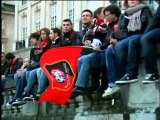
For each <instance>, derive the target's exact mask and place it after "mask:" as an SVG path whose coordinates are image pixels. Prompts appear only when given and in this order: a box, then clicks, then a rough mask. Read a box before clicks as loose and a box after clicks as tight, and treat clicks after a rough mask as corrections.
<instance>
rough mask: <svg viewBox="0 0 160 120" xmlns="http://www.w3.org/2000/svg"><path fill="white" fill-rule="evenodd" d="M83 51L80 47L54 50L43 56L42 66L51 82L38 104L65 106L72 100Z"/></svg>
mask: <svg viewBox="0 0 160 120" xmlns="http://www.w3.org/2000/svg"><path fill="white" fill-rule="evenodd" d="M82 49H83V47H80V46H69V47H59V48H52V49H49V50H48V51H46V52H45V53H44V54H43V55H42V56H41V59H40V65H41V68H42V69H43V71H44V73H45V75H46V76H47V78H48V80H49V87H48V88H47V90H46V91H45V92H44V93H43V94H42V95H41V97H40V99H39V101H38V102H44V101H49V102H53V103H56V104H65V103H66V102H67V101H68V100H69V99H70V95H71V92H72V89H73V86H74V83H75V78H76V72H77V64H78V63H77V62H78V57H79V55H80V52H81V51H82Z"/></svg>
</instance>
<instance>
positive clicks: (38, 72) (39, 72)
mask: <svg viewBox="0 0 160 120" xmlns="http://www.w3.org/2000/svg"><path fill="white" fill-rule="evenodd" d="M41 74H42V68H38V69H37V79H38V80H40V78H41Z"/></svg>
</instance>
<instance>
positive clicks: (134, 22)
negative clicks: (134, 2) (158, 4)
mask: <svg viewBox="0 0 160 120" xmlns="http://www.w3.org/2000/svg"><path fill="white" fill-rule="evenodd" d="M146 7H147V6H146V5H144V4H140V5H138V6H135V7H130V8H128V9H126V10H125V13H126V14H127V15H128V16H130V17H129V18H128V19H129V23H128V26H127V28H128V31H133V32H134V31H137V30H140V29H141V27H142V23H141V12H142V9H143V8H146Z"/></svg>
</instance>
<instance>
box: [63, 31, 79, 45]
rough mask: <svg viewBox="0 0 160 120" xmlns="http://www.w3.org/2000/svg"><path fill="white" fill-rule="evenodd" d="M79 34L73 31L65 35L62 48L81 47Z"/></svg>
mask: <svg viewBox="0 0 160 120" xmlns="http://www.w3.org/2000/svg"><path fill="white" fill-rule="evenodd" d="M78 37H79V32H77V31H73V30H71V31H70V32H68V33H63V36H62V46H80V45H82V41H81V40H80V39H79V38H78Z"/></svg>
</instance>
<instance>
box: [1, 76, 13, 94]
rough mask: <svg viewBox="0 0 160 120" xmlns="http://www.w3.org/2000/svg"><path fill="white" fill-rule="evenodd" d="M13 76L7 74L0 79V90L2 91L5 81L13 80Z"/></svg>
mask: <svg viewBox="0 0 160 120" xmlns="http://www.w3.org/2000/svg"><path fill="white" fill-rule="evenodd" d="M13 79H14V74H9V75H8V76H7V77H3V78H2V77H1V90H2V91H3V89H4V86H5V83H6V81H9V80H13Z"/></svg>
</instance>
